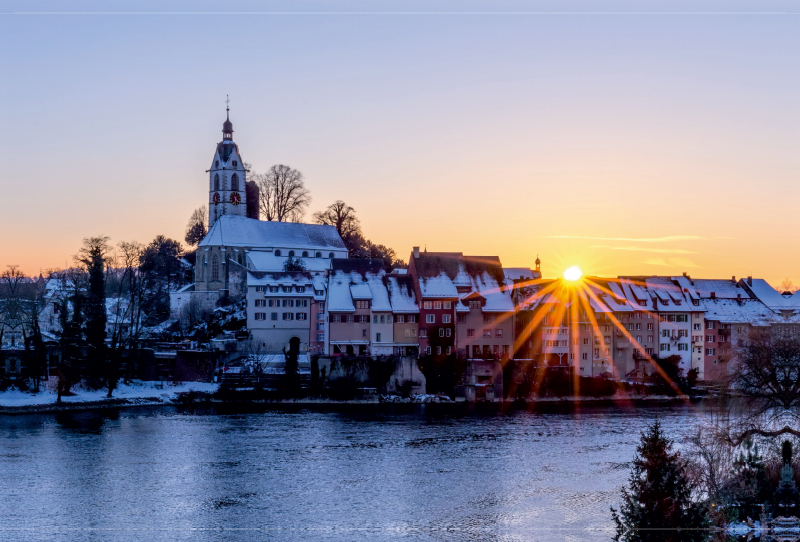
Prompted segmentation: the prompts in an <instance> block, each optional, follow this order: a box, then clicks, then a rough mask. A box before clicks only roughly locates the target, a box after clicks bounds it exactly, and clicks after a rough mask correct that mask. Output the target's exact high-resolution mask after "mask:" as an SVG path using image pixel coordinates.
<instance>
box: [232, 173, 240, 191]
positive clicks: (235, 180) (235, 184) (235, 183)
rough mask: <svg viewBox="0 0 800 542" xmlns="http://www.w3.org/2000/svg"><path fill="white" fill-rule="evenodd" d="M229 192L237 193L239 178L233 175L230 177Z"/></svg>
mask: <svg viewBox="0 0 800 542" xmlns="http://www.w3.org/2000/svg"><path fill="white" fill-rule="evenodd" d="M231 190H233V191H234V192H238V191H239V176H238V175H237V174H235V173H234V174H233V177H231Z"/></svg>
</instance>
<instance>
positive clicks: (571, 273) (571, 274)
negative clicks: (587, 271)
mask: <svg viewBox="0 0 800 542" xmlns="http://www.w3.org/2000/svg"><path fill="white" fill-rule="evenodd" d="M582 274H583V273H581V268H580V267H578V266H577V265H573V266H572V267H570V268H569V269H567V270H566V271H564V278H565V279H567V280H578V279H579V278H581V275H582Z"/></svg>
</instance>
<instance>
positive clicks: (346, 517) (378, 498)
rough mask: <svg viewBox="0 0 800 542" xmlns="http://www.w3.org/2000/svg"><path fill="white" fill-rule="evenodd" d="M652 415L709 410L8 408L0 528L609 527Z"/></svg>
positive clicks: (389, 530)
mask: <svg viewBox="0 0 800 542" xmlns="http://www.w3.org/2000/svg"><path fill="white" fill-rule="evenodd" d="M656 414H658V415H659V417H660V419H661V420H662V422H663V424H664V426H665V430H667V431H669V432H670V433H671V434H675V435H679V434H683V433H684V432H685V430H686V429H687V428H688V427H689V426H691V425H692V424H694V423H695V421H696V419H697V416H698V414H697V413H696V412H695V410H694V407H687V406H677V407H661V408H655V407H650V408H641V409H628V410H620V409H617V408H613V407H596V408H585V407H584V408H582V409H581V410H580V411H577V410H573V409H565V408H560V409H546V410H542V409H538V410H530V411H522V410H503V411H497V410H487V409H466V408H465V409H456V410H454V409H452V408H449V409H445V408H430V407H429V406H417V407H405V408H397V407H387V408H380V407H375V408H369V409H367V410H364V409H363V408H359V409H352V408H342V409H338V410H334V411H330V410H313V409H304V408H292V409H281V410H264V411H247V410H230V409H228V410H215V409H206V408H193V409H191V410H180V409H173V408H164V407H161V408H153V409H138V410H127V411H126V410H123V411H119V412H112V411H105V412H103V413H97V412H72V413H61V414H57V415H46V416H24V417H8V418H3V419H0V468H2V472H3V473H4V480H5V481H4V486H3V491H2V496H3V499H2V500H1V501H0V515H1V517H3V518H4V521H3V526H2V528H4V529H6V531H5V533H6V534H11V535H12V536H11V538H14V537H15V536H17V537H22V538H24V539H26V540H27V539H33V540H36V539H42V540H53V539H55V540H82V539H86V540H92V539H97V540H134V539H135V540H140V539H147V540H181V539H184V538H185V539H189V538H191V539H192V540H197V539H200V540H249V539H263V538H264V537H265V536H266V537H267V538H272V539H276V540H278V539H279V540H353V539H365V540H366V539H369V540H383V539H395V538H397V537H399V536H403V537H409V538H410V539H414V540H441V539H450V540H609V538H610V536H611V533H612V526H611V522H610V518H609V514H608V507H609V505H610V504H612V503H614V504H615V500H616V498H617V495H618V493H617V490H618V488H619V487H620V486H622V485H623V484H624V482H625V479H626V477H627V470H626V468H625V466H626V464H627V462H628V461H629V460H630V459H631V457H632V456H633V452H634V448H635V446H636V444H637V442H638V437H639V432H640V431H641V430H642V429H644V428H645V427H646V425H647V423H648V422H649V421H651V420H652V419H653V418H654V417H655V416H656ZM9 529H29V530H26V531H24V532H23V531H13V530H9ZM87 529H89V530H87ZM91 529H95V530H91ZM22 535H24V536H22ZM4 538H5V537H4Z"/></svg>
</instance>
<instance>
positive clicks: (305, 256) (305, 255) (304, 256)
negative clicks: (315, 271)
mask: <svg viewBox="0 0 800 542" xmlns="http://www.w3.org/2000/svg"><path fill="white" fill-rule="evenodd" d="M303 258H308V251H307V250H304V251H303Z"/></svg>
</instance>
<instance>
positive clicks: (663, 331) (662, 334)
mask: <svg viewBox="0 0 800 542" xmlns="http://www.w3.org/2000/svg"><path fill="white" fill-rule="evenodd" d="M661 336H662V337H669V330H668V329H662V330H661Z"/></svg>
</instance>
